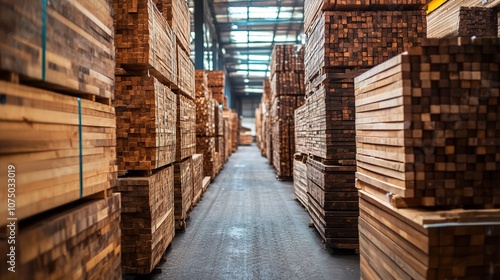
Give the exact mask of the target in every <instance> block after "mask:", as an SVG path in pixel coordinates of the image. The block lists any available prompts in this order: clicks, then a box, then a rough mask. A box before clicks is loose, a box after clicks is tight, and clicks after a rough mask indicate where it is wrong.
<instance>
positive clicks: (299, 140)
mask: <svg viewBox="0 0 500 280" xmlns="http://www.w3.org/2000/svg"><path fill="white" fill-rule="evenodd" d="M309 125H310V122H309V107H308V104H307V103H306V104H304V105H302V106H300V107H298V108H297V109H296V110H295V129H294V132H295V153H297V154H302V155H307V154H309V145H308V141H307V137H308V136H307V133H308V131H309Z"/></svg>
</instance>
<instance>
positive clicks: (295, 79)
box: [271, 71, 305, 98]
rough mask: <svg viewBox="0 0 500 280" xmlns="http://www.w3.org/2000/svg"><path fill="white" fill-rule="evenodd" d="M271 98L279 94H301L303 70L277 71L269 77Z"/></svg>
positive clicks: (303, 86) (303, 91)
mask: <svg viewBox="0 0 500 280" xmlns="http://www.w3.org/2000/svg"><path fill="white" fill-rule="evenodd" d="M271 91H272V95H273V98H275V97H276V96H280V95H301V96H303V95H304V93H305V83H304V71H298V72H290V71H287V72H278V73H275V74H274V75H273V77H272V78H271Z"/></svg>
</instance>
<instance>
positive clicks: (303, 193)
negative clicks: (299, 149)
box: [293, 156, 309, 209]
mask: <svg viewBox="0 0 500 280" xmlns="http://www.w3.org/2000/svg"><path fill="white" fill-rule="evenodd" d="M304 161H305V158H304V157H303V156H295V158H294V161H293V191H294V193H295V197H296V198H297V200H298V201H299V202H300V204H302V206H304V207H305V208H306V209H307V208H308V207H309V203H308V200H309V199H308V198H307V165H306V164H305V163H304Z"/></svg>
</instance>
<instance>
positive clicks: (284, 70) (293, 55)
mask: <svg viewBox="0 0 500 280" xmlns="http://www.w3.org/2000/svg"><path fill="white" fill-rule="evenodd" d="M270 64H271V65H270V68H271V80H270V90H271V100H272V103H271V104H272V105H271V108H270V123H271V134H272V150H273V151H272V152H273V156H272V162H273V166H274V169H275V170H276V174H277V176H278V178H280V179H291V178H292V172H293V155H294V153H295V142H294V140H295V132H294V122H295V120H294V110H295V109H296V108H298V107H299V106H301V105H302V104H303V103H304V90H305V87H304V48H303V46H302V45H276V46H275V47H274V49H273V52H272V54H271V62H270Z"/></svg>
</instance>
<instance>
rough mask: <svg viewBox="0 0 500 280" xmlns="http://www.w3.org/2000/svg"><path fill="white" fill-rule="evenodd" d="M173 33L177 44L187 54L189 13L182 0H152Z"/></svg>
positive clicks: (189, 28)
mask: <svg viewBox="0 0 500 280" xmlns="http://www.w3.org/2000/svg"><path fill="white" fill-rule="evenodd" d="M153 2H154V3H155V4H156V6H157V7H158V10H160V12H161V13H162V14H163V17H164V18H165V19H166V20H167V22H168V24H169V25H170V27H171V28H172V30H173V32H174V33H175V37H176V39H177V42H178V44H179V45H180V46H181V47H182V49H183V51H184V52H185V53H187V54H189V53H190V48H191V39H190V36H191V13H190V12H189V7H188V3H187V2H186V1H184V0H153Z"/></svg>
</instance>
